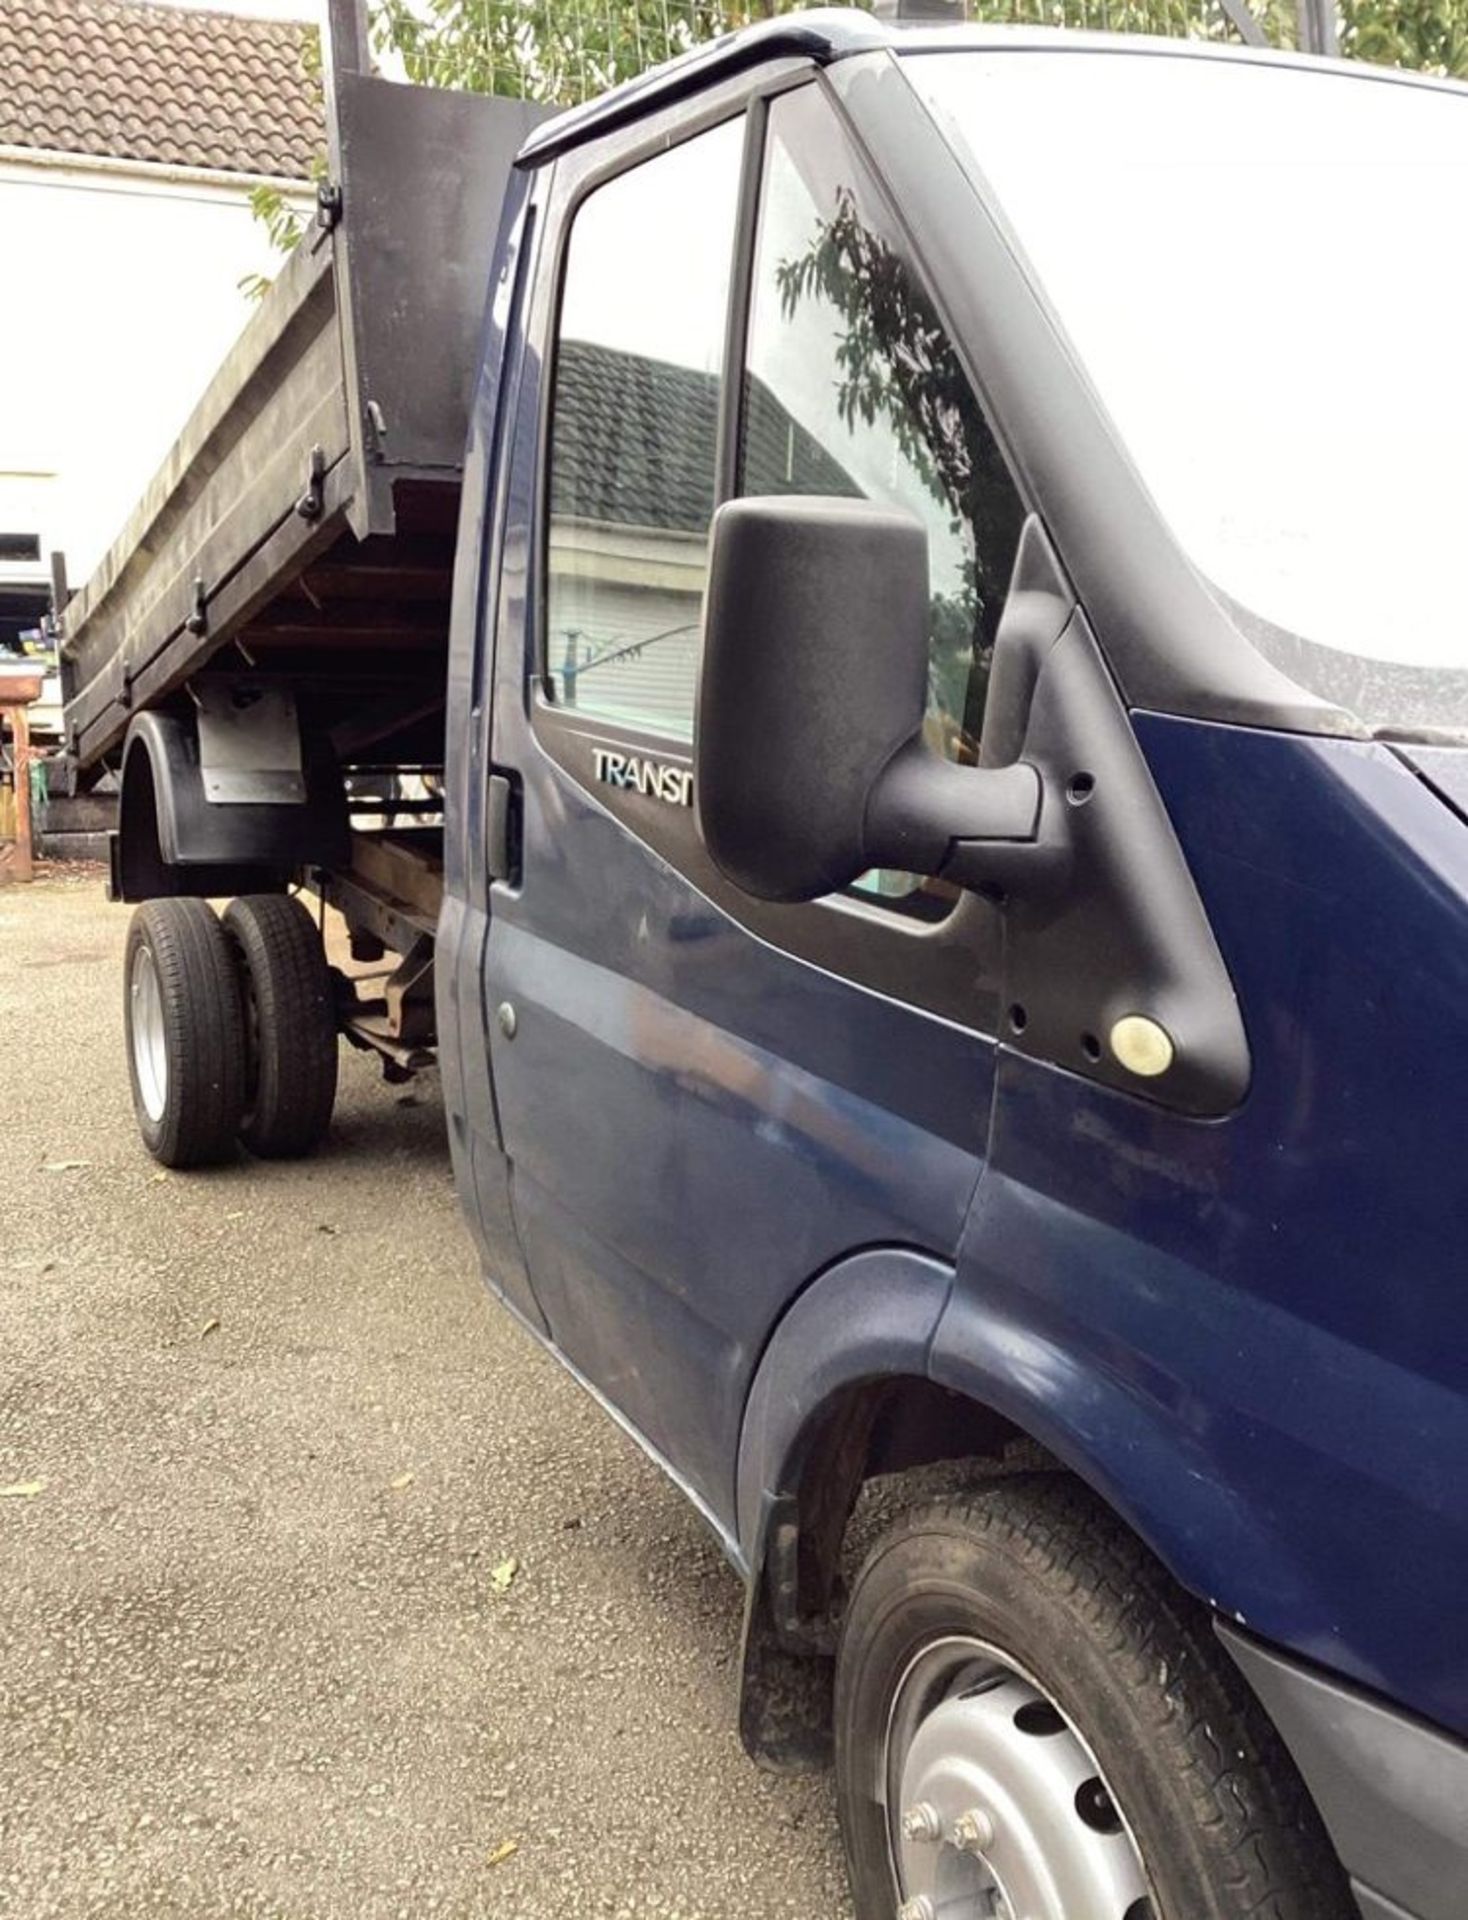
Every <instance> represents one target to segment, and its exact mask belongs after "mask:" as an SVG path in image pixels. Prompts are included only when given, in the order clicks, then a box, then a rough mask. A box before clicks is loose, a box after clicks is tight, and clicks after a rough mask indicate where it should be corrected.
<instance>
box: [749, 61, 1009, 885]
mask: <svg viewBox="0 0 1468 1920" xmlns="http://www.w3.org/2000/svg"><path fill="white" fill-rule="evenodd" d="M739 454H740V458H739V489H740V491H741V493H746V494H770V493H787V494H791V493H793V494H812V493H816V494H849V495H853V496H863V497H865V498H867V499H870V500H876V501H880V502H881V503H882V504H884V505H887V506H893V507H900V508H905V509H906V510H907V511H908V512H910V513H913V514H915V515H916V516H917V518H918V519H919V520H921V521H922V523H923V525H924V527H925V528H926V530H927V535H928V583H929V601H928V713H927V733H928V739H929V742H930V744H931V745H932V746H933V748H934V749H935V750H936V751H937V752H939V753H941V754H943V755H944V756H945V757H946V758H948V759H950V760H955V761H958V762H961V763H965V764H969V765H972V764H973V763H975V762H976V761H977V759H978V749H979V734H980V729H981V727H982V724H983V713H984V700H985V696H986V694H987V691H988V684H989V665H990V660H991V658H992V655H993V650H994V634H995V630H996V628H997V626H998V623H999V615H1000V612H1001V610H1002V608H1003V604H1004V596H1005V592H1006V589H1007V587H1008V584H1009V576H1010V573H1011V571H1012V569H1013V566H1014V556H1015V551H1016V548H1017V546H1018V543H1019V533H1020V527H1021V524H1022V522H1023V519H1024V508H1023V506H1022V504H1021V501H1020V497H1019V493H1018V491H1017V489H1016V487H1015V484H1014V481H1013V479H1012V478H1011V476H1010V473H1009V470H1008V468H1007V466H1006V465H1005V462H1004V458H1003V455H1002V454H1001V453H1000V451H999V447H998V444H997V442H996V441H995V439H994V435H993V433H992V432H991V431H990V429H989V426H988V423H987V421H986V420H985V418H984V415H983V412H982V410H981V409H980V407H979V403H978V400H977V399H976V397H975V395H974V392H973V389H972V387H971V386H970V385H969V382H968V379H967V377H966V376H965V374H964V372H963V369H962V367H961V366H960V364H959V361H958V356H957V354H956V353H955V352H954V349H953V346H952V344H951V342H950V341H949V339H948V336H947V333H946V331H945V330H944V327H943V324H942V322H941V320H940V319H939V317H938V315H937V312H936V311H935V309H934V307H933V305H932V302H931V301H930V300H929V298H928V296H927V293H926V292H925V290H924V288H923V286H922V283H921V281H920V280H919V278H918V275H917V273H916V272H915V270H914V268H913V266H912V264H911V261H910V258H909V255H908V252H907V249H906V246H905V244H904V242H903V239H902V237H901V234H900V232H899V230H898V229H897V226H896V223H895V222H894V221H893V219H892V218H891V216H890V214H889V213H888V211H887V208H886V206H885V204H884V203H883V202H882V201H881V199H880V198H879V196H878V194H877V192H876V190H875V188H874V187H873V186H872V185H871V183H870V181H869V180H868V178H867V176H866V174H865V172H864V170H863V169H862V167H861V166H860V164H859V162H858V161H857V159H856V156H855V155H854V153H853V152H852V150H851V148H850V146H849V144H848V142H847V141H846V139H845V138H844V136H843V134H842V132H841V129H840V126H839V124H838V122H837V120H836V116H835V113H834V111H833V109H832V108H831V106H830V105H829V104H828V102H827V101H826V100H825V99H824V97H823V96H822V95H821V93H820V91H819V89H818V88H816V87H813V86H812V87H804V88H801V89H800V90H798V91H797V92H794V93H789V94H786V95H784V96H782V97H781V98H780V99H778V100H776V101H774V102H773V104H772V105H771V108H770V118H769V141H768V148H767V152H766V161H765V174H764V185H763V189H762V195H761V205H760V212H759V224H758V230H757V235H756V243H755V259H754V280H753V286H752V290H751V300H750V318H749V335H748V341H747V347H746V355H745V373H744V392H743V406H742V420H741V428H740V443H739ZM860 890H861V891H862V892H864V893H867V894H869V895H871V894H875V895H876V896H878V897H880V898H884V899H888V900H894V901H895V900H900V901H906V902H908V903H909V904H911V905H912V906H913V907H914V908H916V909H917V910H919V911H923V910H929V911H931V910H933V909H935V908H936V910H937V911H940V912H941V911H943V910H946V904H947V899H946V896H945V890H943V889H941V888H939V889H934V888H920V887H919V886H918V884H917V882H915V881H914V880H913V878H912V877H911V876H910V875H905V874H888V873H883V874H871V875H867V876H865V878H864V880H863V882H862V883H860ZM949 891H951V890H949Z"/></svg>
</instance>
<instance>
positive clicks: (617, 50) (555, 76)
mask: <svg viewBox="0 0 1468 1920" xmlns="http://www.w3.org/2000/svg"><path fill="white" fill-rule="evenodd" d="M802 4H805V0H374V6H373V14H372V42H373V45H374V47H375V48H376V49H377V51H378V52H379V53H383V54H385V53H392V54H395V55H397V57H398V58H399V59H401V60H402V62H403V65H404V69H405V71H406V72H407V75H408V77H409V79H411V80H416V81H420V82H422V83H424V84H427V85H430V86H442V87H464V88H467V89H469V90H470V91H473V92H481V93H500V94H513V95H523V96H525V97H526V98H528V99H533V100H543V101H546V102H549V103H551V104H554V105H559V106H569V105H573V104H575V103H576V102H577V101H579V100H584V99H587V98H589V97H590V96H591V95H592V94H594V93H599V92H601V91H602V90H603V89H604V88H605V87H609V86H612V85H613V84H615V83H616V82H617V81H619V80H626V79H629V78H631V77H632V76H633V75H634V74H638V73H642V72H644V71H645V70H646V69H647V68H648V67H651V66H656V65H657V64H658V63H659V62H660V61H663V60H668V59H671V58H672V57H673V56H674V55H675V54H678V53H682V52H684V51H685V50H686V49H687V48H688V47H690V46H693V45H695V44H697V43H698V42H701V41H704V40H708V39H711V38H713V37H714V36H715V35H716V34H719V33H725V32H730V31H732V30H733V29H735V28H737V27H742V26H747V25H748V24H749V23H750V22H751V21H752V20H756V19H766V18H769V17H770V16H771V15H774V14H778V13H789V12H792V11H795V10H797V9H798V7H799V6H801V5H802ZM857 4H858V5H865V4H867V0H857ZM1245 4H1247V5H1248V6H1249V9H1250V11H1251V12H1252V13H1253V15H1254V18H1255V19H1256V20H1257V21H1258V23H1259V25H1260V27H1261V29H1262V30H1263V32H1264V34H1265V36H1266V38H1267V39H1269V40H1270V41H1271V42H1272V43H1273V44H1274V45H1276V46H1282V47H1290V46H1293V45H1294V44H1295V38H1296V31H1297V28H1296V19H1297V16H1296V6H1295V0H1245ZM1337 4H1338V8H1339V20H1340V30H1341V47H1342V51H1343V52H1344V53H1346V54H1347V55H1350V56H1353V57H1355V58H1357V59H1362V60H1371V61H1375V62H1377V63H1379V64H1382V65H1386V66H1399V67H1414V68H1423V69H1426V70H1428V71H1431V72H1438V73H1451V74H1468V0H1337ZM969 17H970V18H971V19H973V20H979V21H986V22H996V23H1002V24H1023V25H1035V26H1057V27H1060V26H1068V27H1083V28H1088V29H1093V30H1100V31H1105V32H1112V33H1153V34H1163V35H1170V36H1175V37H1176V36H1186V37H1189V38H1192V39H1210V40H1233V39H1236V38H1237V33H1236V30H1235V28H1234V27H1233V25H1232V24H1231V23H1230V21H1229V19H1228V16H1227V15H1226V13H1225V12H1224V10H1223V7H1222V5H1221V4H1220V0H970V4H969Z"/></svg>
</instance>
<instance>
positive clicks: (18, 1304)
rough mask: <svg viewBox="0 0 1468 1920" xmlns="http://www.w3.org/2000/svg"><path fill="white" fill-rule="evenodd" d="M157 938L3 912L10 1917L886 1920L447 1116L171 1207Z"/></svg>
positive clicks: (656, 1480)
mask: <svg viewBox="0 0 1468 1920" xmlns="http://www.w3.org/2000/svg"><path fill="white" fill-rule="evenodd" d="M127 919H128V913H127V910H126V909H124V908H120V907H109V906H107V905H106V904H105V903H104V901H103V899H102V896H101V884H100V881H98V880H97V879H96V878H95V877H90V878H88V879H86V880H76V879H71V880H49V881H45V882H42V883H40V884H38V885H36V886H35V887H33V888H31V889H29V890H26V889H21V888H9V889H7V890H5V891H4V892H0V1115H3V1118H0V1128H3V1132H0V1138H3V1143H4V1173H3V1184H0V1223H3V1231H0V1487H3V1488H4V1489H5V1490H6V1491H5V1492H4V1493H3V1495H0V1913H3V1914H4V1915H7V1916H9V1915H17V1916H22V1917H23V1920H61V1916H66V1917H67V1920H70V1917H71V1916H77V1915H93V1914H95V1915H106V1916H108V1920H153V1917H154V1916H178V1920H215V1916H224V1915H232V1916H233V1915H238V1916H251V1920H254V1917H255V1916H260V1917H261V1920H264V1916H271V1917H272V1920H276V1917H279V1920H285V1917H286V1916H290V1920H304V1917H305V1916H310V1920H337V1917H338V1916H341V1917H342V1920H375V1917H376V1916H379V1915H382V1916H385V1915H401V1916H405V1920H406V1917H407V1916H412V1920H418V1917H419V1916H423V1915H430V1914H445V1915H455V1916H469V1915H481V1914H483V1915H490V1914H493V1915H495V1916H500V1917H502V1920H520V1917H521V1916H524V1917H525V1920H539V1917H540V1916H544V1917H545V1920H550V1917H551V1916H557V1917H563V1916H576V1915H612V1916H618V1915H625V1916H638V1917H639V1920H640V1916H643V1915H647V1916H675V1915H676V1916H682V1920H763V1917H764V1916H770V1915H781V1914H800V1915H802V1916H803V1917H804V1920H837V1917H838V1916H841V1915H844V1914H845V1913H846V1911H847V1908H846V1904H845V1899H844V1894H843V1891H842V1879H841V1873H840V1867H839V1860H838V1853H837V1846H836V1839H835V1829H834V1816H833V1812H832V1799H831V1792H830V1787H829V1783H828V1781H827V1780H825V1779H819V1778H818V1779H814V1780H798V1781H787V1780H776V1779H771V1778H769V1777H767V1776H765V1775H762V1774H761V1773H759V1772H758V1771H756V1769H755V1768H754V1767H753V1766H752V1765H751V1764H750V1763H749V1762H748V1761H747V1760H746V1759H745V1757H744V1755H743V1753H742V1751H741V1749H740V1747H739V1743H738V1740H737V1737H736V1735H735V1732H734V1724H733V1705H734V1702H733V1689H734V1669H735V1662H736V1657H737V1645H738V1629H739V1615H740V1598H741V1596H740V1590H739V1588H738V1585H737V1583H736V1581H735V1579H734V1578H733V1576H732V1575H731V1574H730V1573H729V1572H728V1570H727V1568H726V1567H725V1565H724V1562H723V1559H722V1557H721V1555H720V1553H719V1551H718V1549H717V1547H716V1546H715V1545H714V1543H713V1541H712V1540H711V1538H710V1537H709V1536H708V1535H707V1534H706V1532H705V1531H704V1529H703V1527H702V1524H701V1523H700V1521H699V1520H698V1519H697V1517H696V1516H695V1515H694V1514H693V1513H692V1511H691V1510H689V1509H688V1508H687V1507H685V1505H684V1504H683V1502H682V1501H681V1499H680V1497H679V1496H678V1495H677V1494H676V1493H675V1492H674V1491H673V1490H672V1489H671V1488H670V1487H669V1486H667V1485H666V1484H665V1483H664V1481H663V1480H662V1478H661V1477H660V1476H659V1474H658V1473H657V1472H656V1471H655V1470H654V1469H653V1468H652V1467H651V1466H650V1465H649V1464H648V1463H647V1462H646V1461H645V1460H644V1459H643V1458H642V1456H641V1454H640V1453H639V1452H638V1451H637V1449H636V1448H635V1447H634V1446H633V1445H632V1444H631V1442H629V1441H628V1440H627V1439H625V1438H624V1437H623V1435H622V1434H621V1433H620V1432H618V1431H617V1430H616V1428H615V1427H613V1425H612V1424H611V1423H610V1422H609V1421H608V1420H607V1419H606V1418H605V1417H604V1416H603V1415H601V1414H600V1413H599V1412H598V1411H597V1410H596V1409H595V1408H594V1407H593V1406H592V1405H591V1404H590V1403H589V1402H588V1401H587V1400H586V1399H585V1398H584V1397H583V1396H582V1395H581V1393H580V1391H579V1389H578V1388H577V1387H576V1386H575V1385H574V1384H573V1383H572V1382H571V1381H570V1380H569V1379H568V1378H567V1377H565V1376H564V1375H563V1374H562V1373H561V1372H560V1371H559V1369H557V1368H556V1367H555V1366H554V1365H553V1363H552V1362H550V1361H549V1360H548V1359H546V1358H545V1356H544V1355H543V1354H542V1353H541V1352H540V1351H539V1350H538V1349H537V1348H536V1347H535V1346H534V1345H533V1344H532V1342H531V1341H530V1340H529V1339H528V1337H527V1336H525V1335H524V1334H522V1333H521V1332H520V1330H519V1329H518V1328H517V1327H516V1326H514V1325H513V1324H512V1323H511V1322H510V1321H509V1320H508V1319H507V1318H506V1317H505V1316H504V1315H503V1314H501V1313H500V1312H499V1311H498V1310H497V1309H496V1308H495V1307H494V1305H493V1304H492V1302H491V1301H490V1298H489V1296H488V1295H487V1294H486V1293H485V1291H484V1290H483V1288H482V1286H481V1284H480V1281H479V1278H478V1275H477V1271H476V1265H475V1260H474V1257H473V1254H472V1252H471V1249H470V1245H469V1240H468V1236H467V1234H466V1232H465V1230H464V1228H463V1227H462V1225H461V1223H460V1219H459V1215H458V1211H457V1203H456V1201H455V1198H454V1193H453V1187H452V1181H451V1178H450V1172H449V1161H448V1152H447V1148H446V1146H445V1142H444V1137H443V1114H442V1108H441V1104H440V1100H439V1094H438V1087H437V1083H436V1081H435V1080H433V1079H432V1078H431V1077H430V1078H428V1079H426V1080H425V1081H423V1082H421V1083H420V1084H419V1085H418V1086H417V1087H416V1088H415V1089H413V1090H412V1091H411V1092H408V1093H406V1094H405V1092H404V1090H402V1089H394V1088H391V1087H387V1086H384V1085H383V1083H382V1081H381V1080H380V1078H379V1076H378V1074H377V1071H376V1069H375V1067H374V1066H373V1064H372V1063H371V1062H370V1061H368V1060H367V1059H365V1058H364V1057H363V1056H361V1055H359V1054H352V1053H344V1055H343V1061H342V1072H343V1084H342V1091H341V1096H340V1099H339V1102H338V1106H337V1121H336V1125H335V1128H334V1131H333V1133H332V1136H331V1139H330V1141H329V1143H328V1146H327V1148H326V1150H325V1151H324V1152H323V1153H322V1154H321V1155H320V1156H319V1157H318V1158H316V1159H315V1160H312V1161H308V1162H305V1163H302V1164H298V1165H295V1166H265V1165H257V1164H251V1163H248V1162H246V1161H244V1160H241V1162H240V1164H239V1165H238V1166H235V1167H231V1168H228V1169H225V1170H223V1171H219V1172H215V1173H210V1174H166V1175H165V1174H164V1173H162V1172H161V1171H160V1170H159V1169H158V1168H157V1167H156V1166H155V1165H154V1163H153V1162H152V1161H151V1160H149V1159H148V1158H147V1157H146V1155H145V1154H144V1153H143V1151H142V1149H141V1147H140V1146H139V1144H138V1142H137V1138H136V1135H135V1133H134V1129H133V1121H132V1114H131V1109H130V1105H129V1100H128V1093H127V1082H126V1073H125V1067H124V1063H123V1057H122V1042H121V1003H122V976H121V954H122V943H123V937H124V934H125V931H126V926H127Z"/></svg>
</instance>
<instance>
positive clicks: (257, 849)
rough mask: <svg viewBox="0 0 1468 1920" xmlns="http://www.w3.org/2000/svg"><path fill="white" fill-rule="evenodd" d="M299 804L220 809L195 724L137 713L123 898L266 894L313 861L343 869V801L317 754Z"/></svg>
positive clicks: (120, 875)
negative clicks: (211, 793)
mask: <svg viewBox="0 0 1468 1920" xmlns="http://www.w3.org/2000/svg"><path fill="white" fill-rule="evenodd" d="M305 774H306V798H305V800H304V801H303V802H301V803H300V804H298V805H287V806H272V805H262V804H259V803H250V804H247V805H242V806H221V805H218V804H216V803H215V802H212V801H210V800H208V799H206V798H205V795H204V780H203V775H202V773H201V771H200V768H199V741H198V735H197V733H196V731H195V729H194V726H193V722H192V719H191V718H186V717H184V716H181V715H178V714H172V713H140V714H138V715H137V716H136V717H135V718H134V720H133V721H132V724H131V725H130V726H129V728H128V732H127V738H126V740H125V741H124V743H123V750H122V781H121V798H120V802H119V807H118V839H117V855H116V862H115V882H114V884H115V887H116V890H117V897H118V898H120V899H123V900H146V899H151V898H154V897H159V896H164V895H178V894H192V895H195V896H198V897H200V898H207V897H209V896H211V895H216V894H220V893H240V892H269V891H271V890H272V888H274V887H276V886H279V885H280V884H282V883H283V880H284V878H285V876H287V875H289V874H290V873H291V872H293V871H294V870H295V869H297V868H298V867H300V866H302V865H305V864H307V863H308V862H309V863H311V864H315V865H320V866H326V867H334V866H345V865H346V864H347V863H348V860H349V857H350V848H351V834H350V831H349V827H348V822H347V808H346V795H345V792H344V790H343V787H342V783H341V779H340V777H339V776H338V775H337V773H336V770H335V767H334V766H331V765H328V764H327V763H326V762H325V761H324V760H323V758H322V755H321V752H320V750H319V749H318V750H317V751H315V752H312V751H311V750H309V747H308V751H307V754H306V759H305Z"/></svg>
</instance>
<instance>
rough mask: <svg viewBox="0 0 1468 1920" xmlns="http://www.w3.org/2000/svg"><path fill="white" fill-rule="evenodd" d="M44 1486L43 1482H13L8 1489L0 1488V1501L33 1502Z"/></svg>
mask: <svg viewBox="0 0 1468 1920" xmlns="http://www.w3.org/2000/svg"><path fill="white" fill-rule="evenodd" d="M45 1484H46V1482H45V1481H44V1480H13V1481H12V1482H11V1483H10V1485H9V1486H8V1487H0V1500H34V1499H35V1497H36V1495H37V1494H38V1493H39V1492H40V1491H41V1489H42V1487H44V1486H45Z"/></svg>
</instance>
